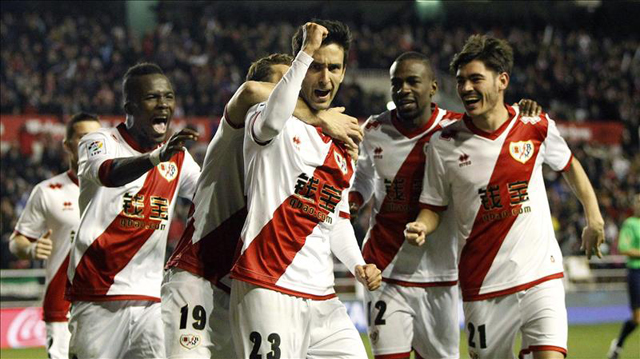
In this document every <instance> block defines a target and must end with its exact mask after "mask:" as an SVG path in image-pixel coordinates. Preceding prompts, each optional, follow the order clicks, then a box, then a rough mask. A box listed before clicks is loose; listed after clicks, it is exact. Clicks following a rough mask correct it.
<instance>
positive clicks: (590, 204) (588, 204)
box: [563, 157, 604, 259]
mask: <svg viewBox="0 0 640 359" xmlns="http://www.w3.org/2000/svg"><path fill="white" fill-rule="evenodd" d="M563 176H564V178H565V179H566V180H567V182H568V183H569V186H570V187H571V189H572V190H573V193H575V195H576V197H578V200H580V203H582V208H583V209H584V213H585V217H586V220H587V226H586V227H584V229H583V230H582V247H581V248H582V249H584V251H585V254H586V255H587V258H589V259H591V255H592V254H593V253H594V252H595V254H596V255H597V256H598V258H602V253H601V252H600V245H601V244H602V242H604V220H603V219H602V214H600V208H599V207H598V199H597V198H596V194H595V192H594V191H593V187H592V186H591V182H590V181H589V178H588V177H587V174H586V173H585V172H584V169H583V168H582V165H581V164H580V161H578V160H577V159H576V158H575V157H574V158H572V160H571V165H570V167H569V170H568V171H566V172H563Z"/></svg>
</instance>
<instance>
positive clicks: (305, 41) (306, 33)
mask: <svg viewBox="0 0 640 359" xmlns="http://www.w3.org/2000/svg"><path fill="white" fill-rule="evenodd" d="M327 35H329V30H327V28H326V27H324V26H322V25H318V24H316V23H313V22H308V23H306V24H304V26H303V27H302V51H304V52H306V53H307V54H309V56H313V54H315V52H316V50H318V49H319V48H320V46H321V45H322V40H323V39H324V38H325V37H327Z"/></svg>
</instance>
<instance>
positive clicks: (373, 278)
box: [355, 264, 382, 291]
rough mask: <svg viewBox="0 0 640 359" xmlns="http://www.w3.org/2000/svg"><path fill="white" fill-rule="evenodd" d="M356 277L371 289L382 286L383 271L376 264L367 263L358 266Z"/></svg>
mask: <svg viewBox="0 0 640 359" xmlns="http://www.w3.org/2000/svg"><path fill="white" fill-rule="evenodd" d="M355 273H356V279H357V280H358V282H360V283H362V284H363V285H364V286H365V287H367V289H368V290H369V291H373V290H376V289H378V288H380V284H382V272H380V269H378V267H376V265H375V264H365V265H357V266H356V270H355Z"/></svg>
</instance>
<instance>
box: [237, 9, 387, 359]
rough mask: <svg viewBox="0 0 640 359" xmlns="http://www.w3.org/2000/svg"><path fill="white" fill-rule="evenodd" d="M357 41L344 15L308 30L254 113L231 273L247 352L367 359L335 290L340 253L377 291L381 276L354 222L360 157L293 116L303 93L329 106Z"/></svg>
mask: <svg viewBox="0 0 640 359" xmlns="http://www.w3.org/2000/svg"><path fill="white" fill-rule="evenodd" d="M350 41H351V34H350V31H349V29H348V28H347V27H346V26H345V25H344V24H342V23H340V22H338V21H326V20H318V21H316V22H313V23H307V24H305V25H304V26H303V27H301V28H299V29H298V31H297V32H296V34H295V35H294V38H293V40H292V45H293V49H294V51H293V52H294V54H296V58H295V60H294V61H293V63H292V66H291V68H290V69H289V70H288V71H287V73H286V74H285V75H284V77H283V78H282V80H280V82H278V84H277V85H276V87H275V89H274V90H273V92H272V93H271V95H270V96H269V99H268V100H267V102H266V103H261V104H258V105H256V106H254V107H252V108H251V109H250V110H249V112H248V114H247V118H248V120H247V121H248V122H247V125H246V130H245V143H244V163H245V179H246V183H245V188H246V193H247V211H248V214H247V221H246V222H245V226H244V227H243V229H242V237H241V238H242V241H243V245H242V248H241V250H240V253H239V257H238V260H237V261H236V263H235V264H234V266H233V268H232V271H231V277H232V278H233V279H234V280H233V281H232V284H231V303H230V314H231V324H232V334H233V339H234V343H235V346H236V352H237V354H238V357H241V358H253V357H255V356H256V355H267V356H272V357H275V358H280V357H282V358H305V357H314V358H338V357H340V358H366V352H365V350H364V346H363V344H362V340H361V339H360V336H359V334H358V331H357V330H356V329H355V327H354V326H353V323H352V322H351V320H350V318H349V315H348V314H347V312H346V309H345V307H344V305H343V304H342V303H341V302H340V301H339V300H338V298H337V296H336V294H335V290H334V288H333V283H334V277H333V258H332V254H334V255H335V256H336V257H337V258H338V259H339V260H340V261H341V262H343V263H344V264H345V265H346V266H347V268H349V270H350V271H351V272H352V273H353V274H354V275H355V276H356V278H357V279H358V280H359V281H361V282H362V283H363V284H365V285H366V286H367V287H368V288H369V289H370V290H374V289H376V288H377V287H378V286H379V285H380V280H381V277H380V271H379V270H378V269H377V268H376V267H375V265H372V264H365V262H364V260H363V259H362V255H361V254H360V251H359V249H358V246H357V242H356V239H355V234H354V232H353V228H352V227H351V225H350V223H349V220H348V218H349V208H348V202H347V197H348V196H347V195H348V189H349V187H350V184H351V180H352V176H353V172H354V169H355V168H354V162H353V160H352V158H351V155H350V154H349V153H348V152H347V149H346V148H345V146H344V145H342V144H340V143H337V142H335V141H333V140H332V139H331V138H330V137H329V136H326V135H324V134H323V133H322V132H321V131H319V130H318V129H317V128H316V127H314V126H310V125H308V124H305V123H304V122H302V121H300V120H299V119H298V118H296V117H295V116H294V115H293V112H294V109H295V104H296V101H297V99H298V96H299V95H302V98H303V99H304V100H305V102H306V103H307V104H308V105H309V106H310V107H311V108H312V109H313V110H314V112H317V111H320V110H325V109H328V108H329V107H330V105H331V102H332V100H333V98H334V96H335V94H336V92H337V91H338V88H339V86H340V83H341V82H342V80H343V79H344V74H345V70H346V68H345V65H346V58H347V53H348V50H349V45H350Z"/></svg>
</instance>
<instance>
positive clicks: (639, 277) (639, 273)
mask: <svg viewBox="0 0 640 359" xmlns="http://www.w3.org/2000/svg"><path fill="white" fill-rule="evenodd" d="M627 284H628V285H629V301H630V302H631V303H630V304H631V309H633V310H636V309H640V268H638V269H631V268H629V273H628V274H627Z"/></svg>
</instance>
